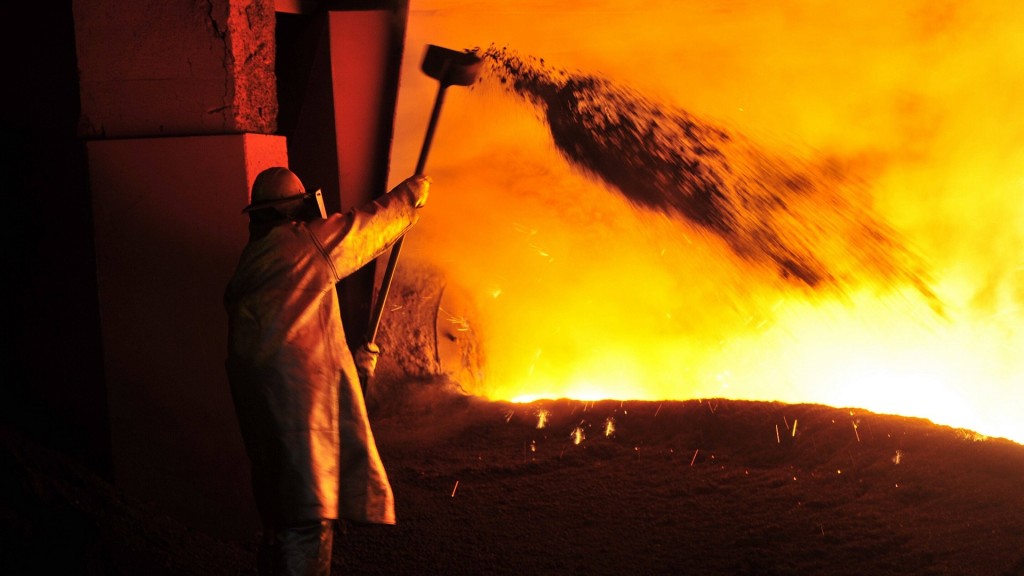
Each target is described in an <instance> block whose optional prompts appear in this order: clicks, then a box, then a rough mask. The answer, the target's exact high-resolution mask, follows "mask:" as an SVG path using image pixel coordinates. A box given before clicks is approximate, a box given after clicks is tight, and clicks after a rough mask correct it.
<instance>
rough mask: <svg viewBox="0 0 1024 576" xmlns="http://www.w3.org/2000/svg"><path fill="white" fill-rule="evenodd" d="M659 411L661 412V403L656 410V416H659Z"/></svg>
mask: <svg viewBox="0 0 1024 576" xmlns="http://www.w3.org/2000/svg"><path fill="white" fill-rule="evenodd" d="M658 412H661V404H658V409H657V410H655V411H654V417H655V418H657V417H658Z"/></svg>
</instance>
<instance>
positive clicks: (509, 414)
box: [505, 410, 516, 424]
mask: <svg viewBox="0 0 1024 576" xmlns="http://www.w3.org/2000/svg"><path fill="white" fill-rule="evenodd" d="M515 413H516V411H515V410H509V411H508V412H505V423H506V424H507V423H509V422H511V421H512V416H514V415H515Z"/></svg>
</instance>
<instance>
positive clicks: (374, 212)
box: [309, 175, 430, 279]
mask: <svg viewBox="0 0 1024 576" xmlns="http://www.w3.org/2000/svg"><path fill="white" fill-rule="evenodd" d="M429 190H430V179H429V178H428V177H426V176H422V175H417V176H412V177H410V178H407V179H406V180H404V181H403V182H402V183H400V184H399V185H398V186H395V187H394V188H393V189H391V191H389V192H388V193H387V194H384V195H383V196H381V197H379V198H377V199H376V200H374V201H373V202H370V203H369V204H366V205H364V206H361V207H359V208H355V209H352V210H350V211H348V212H346V213H344V214H332V215H331V216H329V217H327V219H325V220H319V221H314V222H310V223H309V228H310V231H312V232H313V235H314V236H315V238H316V240H317V242H318V243H319V244H320V247H321V248H322V249H323V251H324V254H325V255H326V256H327V258H328V259H329V260H330V261H331V263H332V264H333V265H334V272H335V274H336V275H337V276H338V278H339V279H340V278H343V277H345V276H348V275H349V274H351V273H352V272H355V271H356V270H358V269H359V268H362V267H363V266H364V265H366V264H367V263H368V262H370V261H371V260H373V259H375V258H376V257H377V256H380V255H381V254H382V253H383V252H384V251H385V250H387V249H388V247H390V246H391V245H392V244H394V243H395V241H396V240H398V239H399V238H401V237H402V235H404V234H405V233H406V232H407V231H408V230H409V228H411V227H412V226H413V224H415V223H416V221H417V220H418V219H419V214H418V212H417V211H418V209H419V208H421V207H423V206H424V205H425V204H426V202H427V196H428V193H429Z"/></svg>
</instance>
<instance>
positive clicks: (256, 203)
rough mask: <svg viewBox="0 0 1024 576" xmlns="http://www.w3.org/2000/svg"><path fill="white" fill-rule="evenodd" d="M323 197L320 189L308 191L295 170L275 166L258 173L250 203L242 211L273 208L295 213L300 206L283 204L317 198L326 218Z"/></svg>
mask: <svg viewBox="0 0 1024 576" xmlns="http://www.w3.org/2000/svg"><path fill="white" fill-rule="evenodd" d="M322 198H323V197H322V196H321V194H320V191H319V190H317V191H316V192H312V193H307V192H306V187H305V186H303V185H302V181H301V180H299V177H298V176H296V175H295V173H294V172H292V171H291V170H289V169H287V168H284V167H281V166H274V167H273V168H267V169H266V170H264V171H262V172H260V173H259V174H257V175H256V179H255V180H254V181H253V183H252V193H251V194H250V204H249V205H248V206H246V207H245V208H243V209H242V212H243V213H246V212H252V211H254V210H263V209H267V208H273V209H277V211H278V212H280V213H281V214H283V215H295V214H299V212H298V211H297V210H298V209H299V207H298V206H295V207H286V206H283V205H284V204H288V203H291V202H295V201H298V200H304V201H305V200H315V203H316V204H317V208H319V212H320V216H321V217H324V218H326V214H325V213H324V212H325V211H324V207H323V199H322Z"/></svg>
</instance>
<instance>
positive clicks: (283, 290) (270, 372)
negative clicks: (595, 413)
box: [224, 167, 430, 576]
mask: <svg viewBox="0 0 1024 576" xmlns="http://www.w3.org/2000/svg"><path fill="white" fill-rule="evenodd" d="M429 188H430V181H429V179H428V178H426V177H424V176H413V177H411V178H408V179H406V180H405V181H403V182H402V183H400V184H399V185H398V186H396V187H395V188H394V189H392V190H391V191H390V192H388V193H387V194H384V195H383V196H381V197H380V198H378V199H377V200H375V201H374V202H371V203H369V204H367V205H366V206H363V207H360V208H357V209H353V210H351V211H349V212H347V213H344V214H332V215H330V216H327V215H326V214H325V212H324V209H323V201H322V197H321V196H320V191H319V190H317V191H316V192H311V193H310V192H306V190H305V187H304V186H303V184H302V181H301V180H300V179H299V177H298V176H296V175H295V174H294V173H293V172H292V171H291V170H289V169H287V168H284V167H273V168H269V169H267V170H264V171H262V172H260V173H259V174H258V175H257V177H256V179H255V180H254V182H253V184H252V191H251V203H250V204H249V205H248V206H247V207H246V208H245V209H244V210H243V212H245V213H247V214H248V215H249V242H248V243H247V244H246V246H245V248H244V249H243V251H242V254H241V257H240V259H239V262H238V265H237V268H236V269H235V272H234V275H233V277H232V278H231V280H230V282H229V284H228V286H227V289H226V291H225V294H224V305H225V308H226V309H227V313H228V355H227V360H226V363H225V364H226V369H227V374H228V380H229V383H230V387H231V394H232V399H233V401H234V405H235V412H236V415H237V417H238V423H239V426H240V428H241V433H242V438H243V440H244V443H245V449H246V453H247V455H248V457H249V461H250V464H251V474H252V489H253V496H254V499H255V502H256V507H257V510H258V512H259V515H260V519H261V522H262V524H263V535H262V539H261V543H260V546H259V552H258V560H257V564H258V566H259V570H260V573H261V574H273V575H278V574H288V575H292V574H296V575H297V574H302V575H307V574H308V575H317V576H321V575H322V576H327V575H328V574H330V564H331V546H332V541H333V533H334V523H335V522H336V521H337V520H338V519H342V520H348V521H352V522H356V523H368V524H394V523H395V509H394V496H393V494H392V491H391V485H390V483H389V482H388V478H387V474H386V473H385V470H384V465H383V464H382V462H381V459H380V455H379V453H378V451H377V447H376V444H375V442H374V439H373V433H372V431H371V429H370V422H369V419H368V417H367V412H366V404H365V401H364V398H363V392H362V389H361V387H360V380H359V378H360V374H362V375H363V376H364V377H366V378H369V377H370V376H372V374H373V370H374V368H375V367H376V363H377V357H378V355H379V353H380V350H379V348H378V347H377V346H376V345H374V344H373V343H366V344H363V345H360V346H357V347H356V352H355V354H353V353H352V352H351V351H350V348H349V346H348V344H347V342H346V340H345V331H344V328H343V326H342V321H341V314H340V309H339V303H338V296H337V291H336V289H335V285H336V284H337V283H338V281H339V280H341V279H342V278H344V277H345V276H346V275H348V274H351V273H352V272H355V271H356V270H358V269H360V268H362V267H363V266H364V265H365V264H367V263H368V262H370V261H372V260H374V259H375V258H377V256H379V255H380V254H381V253H383V252H384V251H385V250H387V249H388V247H389V246H391V245H392V244H393V243H394V242H395V241H396V240H398V239H399V238H400V237H401V236H402V235H403V234H405V232H406V231H407V230H409V228H410V227H411V226H412V225H413V224H414V223H415V222H416V221H417V219H418V210H419V208H421V207H422V206H423V205H424V203H425V202H426V200H427V194H428V190H429Z"/></svg>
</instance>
